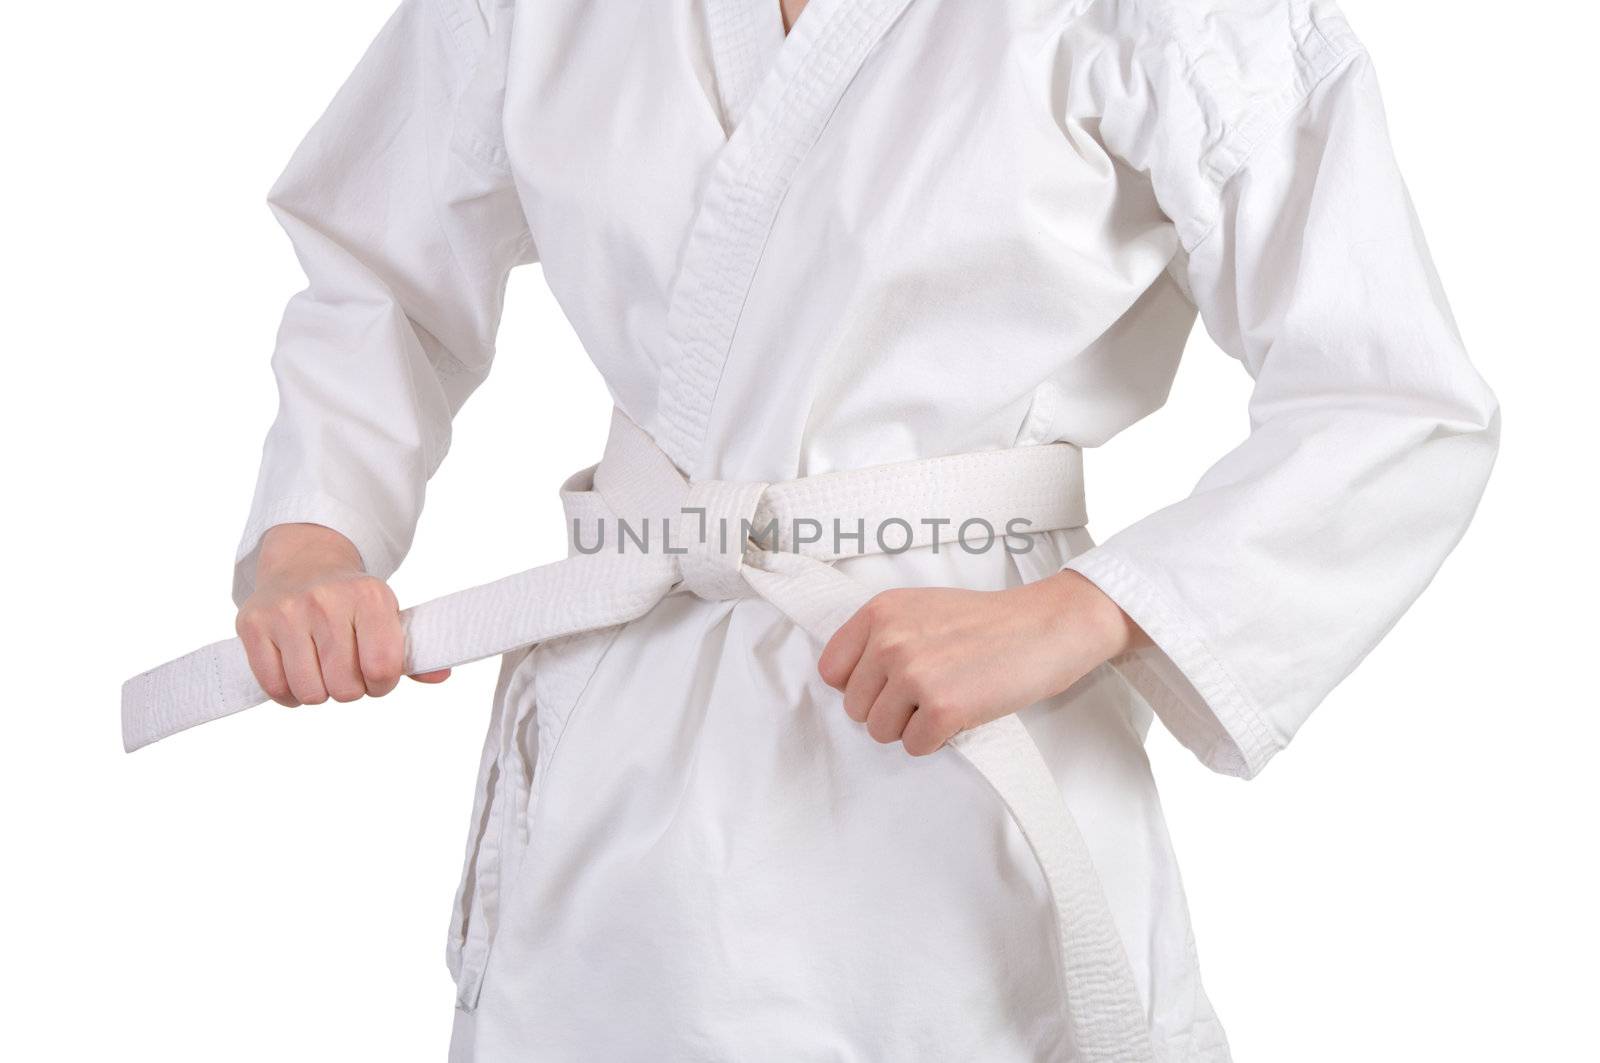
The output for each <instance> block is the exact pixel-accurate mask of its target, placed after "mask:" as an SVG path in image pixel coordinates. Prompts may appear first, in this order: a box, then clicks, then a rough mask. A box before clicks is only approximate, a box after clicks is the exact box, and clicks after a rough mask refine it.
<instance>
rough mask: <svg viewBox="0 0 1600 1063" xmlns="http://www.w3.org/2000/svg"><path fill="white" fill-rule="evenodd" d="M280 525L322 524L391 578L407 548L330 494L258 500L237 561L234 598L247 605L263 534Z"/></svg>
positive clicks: (367, 564) (377, 572) (364, 563)
mask: <svg viewBox="0 0 1600 1063" xmlns="http://www.w3.org/2000/svg"><path fill="white" fill-rule="evenodd" d="M279 524H320V525H321V526H322V527H324V528H331V529H332V530H333V531H336V532H338V533H339V534H340V535H343V536H344V537H345V538H346V539H349V540H350V541H351V542H352V543H354V544H355V548H356V551H357V552H358V553H359V554H360V555H361V565H362V567H363V568H365V569H366V570H367V572H368V573H369V574H370V575H373V576H376V577H378V578H379V579H381V580H387V579H388V578H389V577H390V576H391V575H393V574H394V570H395V569H397V568H399V567H400V560H401V558H402V556H403V551H402V550H401V549H400V548H399V547H398V546H397V545H396V544H395V543H394V541H393V540H392V539H391V538H390V537H389V536H387V535H385V534H384V533H383V531H382V530H381V529H380V528H379V527H378V525H377V523H376V522H375V521H373V520H372V519H371V518H369V517H367V516H366V515H365V514H362V513H360V512H358V511H357V510H355V509H353V508H351V507H350V506H348V505H346V504H345V503H343V502H341V501H339V500H338V499H337V498H332V497H330V496H328V495H293V496H290V497H287V498H280V499H276V500H274V501H272V502H269V503H265V504H263V503H257V505H256V507H255V509H254V510H253V511H252V512H251V514H250V521H249V523H248V524H247V525H246V526H245V530H244V535H243V537H242V538H241V539H240V540H239V550H238V553H237V554H236V555H235V557H236V560H235V561H234V564H233V601H234V604H235V605H243V604H244V600H245V599H246V598H248V597H250V594H251V592H252V591H254V590H255V583H256V561H257V559H258V557H259V555H260V553H261V537H262V536H263V535H265V534H266V533H267V529H268V528H273V527H276V526H277V525H279Z"/></svg>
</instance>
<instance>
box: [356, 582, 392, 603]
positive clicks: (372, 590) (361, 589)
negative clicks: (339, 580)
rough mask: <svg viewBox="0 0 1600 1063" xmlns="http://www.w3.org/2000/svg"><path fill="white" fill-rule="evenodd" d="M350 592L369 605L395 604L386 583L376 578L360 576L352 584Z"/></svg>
mask: <svg viewBox="0 0 1600 1063" xmlns="http://www.w3.org/2000/svg"><path fill="white" fill-rule="evenodd" d="M351 590H352V591H353V592H354V593H355V595H356V597H357V598H358V599H360V600H361V601H362V602H364V603H367V604H369V605H385V606H387V605H394V604H395V597H394V592H393V591H391V590H390V589H389V585H388V584H387V583H385V582H383V580H381V579H378V578H377V577H376V576H362V577H361V578H360V579H358V580H356V581H355V582H354V583H353V584H352V586H351Z"/></svg>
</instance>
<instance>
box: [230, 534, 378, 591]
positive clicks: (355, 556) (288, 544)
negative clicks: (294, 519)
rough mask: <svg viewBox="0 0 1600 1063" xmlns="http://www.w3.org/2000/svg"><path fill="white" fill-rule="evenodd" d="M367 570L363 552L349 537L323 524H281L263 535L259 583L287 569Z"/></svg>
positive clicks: (295, 570) (267, 580) (258, 561)
mask: <svg viewBox="0 0 1600 1063" xmlns="http://www.w3.org/2000/svg"><path fill="white" fill-rule="evenodd" d="M308 569H316V570H320V571H349V572H362V571H365V565H364V564H363V563H362V560H361V552H360V551H359V550H357V549H356V546H355V544H354V543H352V542H351V541H350V540H349V539H347V538H346V537H345V536H343V535H341V534H340V533H339V532H336V531H334V530H333V529H332V528H328V527H324V526H323V525H321V524H277V525H274V526H273V527H271V528H268V529H267V530H266V532H265V533H264V534H263V535H262V536H261V552H260V555H259V557H258V558H257V561H256V582H257V583H258V584H261V583H266V582H269V581H270V580H271V578H272V577H273V576H276V575H279V574H282V573H285V572H291V571H292V572H303V571H306V570H308Z"/></svg>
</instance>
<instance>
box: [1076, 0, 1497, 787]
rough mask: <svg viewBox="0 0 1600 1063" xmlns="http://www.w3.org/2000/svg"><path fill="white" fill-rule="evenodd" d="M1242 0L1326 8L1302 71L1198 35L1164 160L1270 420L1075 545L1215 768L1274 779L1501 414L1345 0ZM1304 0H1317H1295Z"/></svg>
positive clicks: (1084, 569) (1175, 717) (1159, 147)
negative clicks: (1416, 205) (1346, 22)
mask: <svg viewBox="0 0 1600 1063" xmlns="http://www.w3.org/2000/svg"><path fill="white" fill-rule="evenodd" d="M1241 6H1244V7H1249V8H1253V9H1266V10H1270V11H1271V12H1272V13H1273V14H1274V16H1277V17H1275V19H1274V22H1273V25H1274V26H1277V25H1280V24H1294V25H1298V26H1301V27H1302V28H1303V29H1302V31H1300V32H1295V33H1292V34H1289V35H1286V36H1284V37H1282V38H1276V37H1275V38H1274V42H1275V46H1276V47H1277V49H1278V51H1279V53H1281V54H1282V55H1283V56H1285V57H1286V58H1285V60H1284V62H1283V64H1282V65H1283V68H1284V69H1285V71H1286V74H1285V76H1284V77H1283V78H1281V79H1279V80H1278V81H1276V82H1274V83H1272V84H1267V85H1264V84H1262V82H1261V77H1262V70H1263V67H1264V66H1265V67H1267V68H1269V69H1270V68H1271V66H1272V64H1262V63H1260V62H1254V61H1252V62H1241V63H1239V64H1236V69H1241V70H1242V69H1246V68H1249V69H1250V71H1251V72H1250V75H1249V79H1245V78H1241V79H1239V82H1243V83H1245V84H1246V88H1247V89H1249V91H1240V90H1239V88H1238V83H1239V82H1236V83H1234V84H1232V85H1221V86H1219V84H1218V83H1217V81H1216V80H1215V78H1216V77H1217V71H1218V69H1220V68H1226V67H1228V66H1230V64H1228V63H1227V62H1225V61H1223V60H1220V59H1219V58H1218V56H1219V54H1220V53H1221V52H1222V51H1224V50H1225V48H1227V47H1233V46H1236V43H1237V42H1239V41H1247V40H1249V39H1250V37H1251V34H1250V33H1249V32H1236V31H1237V30H1238V27H1237V26H1235V27H1230V26H1229V25H1228V23H1227V20H1226V19H1225V18H1217V19H1212V20H1211V21H1210V22H1209V23H1208V28H1209V32H1211V34H1212V41H1211V44H1210V46H1209V47H1205V48H1200V49H1195V48H1194V47H1193V45H1192V42H1191V46H1190V47H1189V48H1188V49H1178V50H1186V51H1187V52H1188V54H1189V55H1190V56H1191V57H1192V56H1194V55H1196V54H1198V53H1203V54H1204V56H1205V58H1204V60H1202V61H1198V62H1197V61H1189V62H1186V63H1185V64H1184V67H1185V71H1184V73H1183V75H1182V77H1181V78H1174V83H1173V84H1172V85H1170V86H1169V99H1170V97H1175V96H1177V95H1179V94H1182V95H1185V96H1186V97H1187V99H1186V100H1185V101H1184V102H1183V103H1182V104H1178V103H1175V102H1169V105H1168V110H1169V112H1170V111H1174V110H1177V111H1180V112H1183V113H1186V114H1188V115H1193V116H1199V117H1198V118H1197V119H1196V120H1194V121H1186V122H1184V123H1182V124H1183V125H1184V126H1185V127H1186V130H1187V132H1183V133H1177V134H1172V135H1169V136H1167V137H1166V138H1165V140H1164V142H1163V143H1160V144H1152V145H1147V146H1146V161H1147V162H1149V163H1150V164H1151V165H1150V166H1149V167H1148V169H1149V171H1150V172H1151V173H1152V174H1153V186H1154V188H1155V190H1156V194H1157V197H1158V199H1159V198H1161V197H1162V196H1163V193H1166V194H1167V199H1168V202H1169V203H1172V204H1173V207H1171V208H1169V209H1170V212H1172V213H1173V214H1174V216H1175V219H1176V220H1177V222H1178V230H1179V232H1180V233H1185V232H1187V233H1188V234H1189V235H1188V237H1187V238H1186V239H1184V241H1183V242H1184V245H1185V249H1186V251H1187V253H1188V268H1187V277H1188V284H1189V287H1190V288H1191V289H1192V298H1193V300H1194V302H1195V304H1196V305H1197V307H1198V308H1199V310H1200V313H1201V317H1202V319H1203V321H1204V323H1205V327H1206V329H1207V331H1208V332H1209V333H1210V335H1211V336H1212V338H1213V339H1214V340H1215V341H1216V342H1217V344H1218V345H1219V346H1220V347H1222V348H1223V349H1224V350H1225V351H1227V352H1228V353H1229V354H1231V355H1233V356H1234V357H1236V358H1238V359H1239V360H1240V361H1241V362H1242V363H1243V364H1244V367H1245V368H1246V369H1247V370H1248V371H1249V373H1250V374H1251V376H1252V377H1253V378H1254V390H1253V393H1252V397H1251V400H1250V426H1251V430H1250V434H1249V437H1248V438H1247V439H1246V440H1245V442H1243V443H1242V444H1240V445H1239V446H1238V447H1237V448H1235V449H1234V450H1233V451H1231V452H1229V453H1228V454H1226V455H1224V456H1223V457H1222V458H1221V460H1219V461H1218V462H1217V463H1216V464H1215V465H1213V466H1212V467H1211V468H1210V470H1209V471H1208V472H1207V473H1206V474H1205V476H1204V477H1203V478H1202V479H1201V481H1200V483H1199V484H1198V485H1197V486H1196V487H1195V489H1194V492H1193V493H1192V494H1191V495H1190V496H1189V497H1187V498H1185V499H1184V500H1182V501H1180V502H1177V503H1175V504H1174V505H1171V506H1168V507H1167V508H1165V509H1163V510H1161V511H1159V512H1157V513H1155V514H1152V515H1151V516H1149V517H1146V518H1145V519H1143V520H1141V521H1139V522H1137V523H1136V524H1134V525H1133V526H1131V527H1129V528H1127V529H1125V530H1123V531H1121V532H1120V533H1118V534H1116V535H1114V536H1112V537H1111V538H1110V539H1109V540H1107V541H1106V542H1105V543H1103V544H1102V545H1100V546H1098V547H1095V548H1093V549H1091V550H1090V551H1088V552H1087V553H1085V554H1083V555H1081V556H1079V557H1078V558H1076V559H1074V560H1073V561H1072V562H1071V563H1070V564H1069V566H1068V567H1070V568H1072V569H1075V570H1077V571H1078V572H1080V573H1082V574H1083V575H1084V576H1086V577H1087V578H1089V579H1090V580H1092V581H1093V582H1094V583H1096V584H1097V585H1098V586H1099V587H1100V588H1101V589H1102V590H1104V591H1105V592H1106V593H1107V594H1109V595H1110V596H1111V597H1112V598H1113V599H1115V600H1116V601H1117V602H1118V604H1119V605H1121V607H1122V608H1123V609H1124V610H1125V611H1126V612H1127V613H1128V614H1129V615H1130V616H1131V617H1132V618H1133V619H1134V620H1135V621H1136V622H1137V623H1138V624H1139V625H1140V626H1141V627H1142V628H1143V629H1144V630H1145V632H1146V633H1148V634H1149V636H1150V637H1151V639H1152V640H1153V642H1154V644H1155V646H1154V648H1150V649H1145V650H1140V651H1136V652H1134V653H1132V654H1130V655H1128V656H1126V657H1124V658H1122V659H1119V661H1118V662H1117V664H1118V666H1119V667H1120V668H1121V670H1122V671H1123V672H1124V674H1125V675H1126V676H1127V677H1128V678H1129V679H1130V681H1131V682H1133V684H1134V685H1135V686H1136V687H1138V688H1139V690H1140V692H1141V693H1142V694H1143V695H1144V696H1145V697H1146V699H1147V700H1148V701H1149V702H1150V703H1151V705H1152V706H1153V708H1154V709H1155V710H1156V712H1157V713H1158V715H1159V716H1160V717H1161V718H1162V719H1163V721H1164V722H1165V724H1166V725H1167V726H1168V727H1169V728H1170V729H1171V730H1172V731H1173V733H1174V734H1175V735H1176V736H1177V737H1178V738H1179V739H1180V740H1181V741H1182V742H1184V744H1185V745H1187V746H1188V747H1189V748H1190V749H1191V750H1193V751H1194V752H1195V753H1196V754H1197V755H1198V756H1199V757H1200V759H1201V760H1202V761H1204V762H1205V763H1206V764H1208V765H1209V766H1211V767H1212V768H1214V769H1216V770H1218V771H1222V772H1226V773H1229V774H1236V775H1243V776H1251V775H1254V774H1255V773H1256V772H1257V771H1259V770H1260V769H1261V768H1262V766H1263V765H1264V764H1265V763H1266V762H1267V760H1268V759H1269V758H1271V757H1272V756H1273V755H1274V754H1275V753H1276V752H1277V751H1278V750H1280V749H1282V748H1283V747H1284V746H1285V745H1286V744H1287V743H1288V742H1289V740H1290V738H1291V737H1292V736H1293V735H1294V734H1295V732H1296V730H1298V728H1299V727H1300V725H1301V724H1302V723H1303V722H1304V721H1305V719H1306V718H1307V716H1308V715H1309V714H1310V713H1311V711H1312V710H1313V709H1314V708H1315V707H1316V706H1317V704H1318V703H1319V702H1320V701H1322V699H1323V698H1324V697H1325V696H1326V695H1327V694H1328V692H1329V691H1330V690H1332V689H1333V687H1334V686H1335V685H1336V684H1337V683H1338V682H1339V681H1340V680H1341V679H1342V678H1343V677H1344V676H1345V675H1347V674H1348V673H1349V672H1350V671H1351V670H1352V669H1353V668H1354V667H1355V666H1356V664H1357V663H1358V662H1359V661H1360V660H1361V659H1362V658H1363V657H1364V656H1365V655H1366V654H1367V653H1368V652H1369V651H1370V650H1371V649H1372V648H1373V646H1374V645H1375V644H1376V643H1377V642H1378V640H1379V639H1381V638H1382V637H1383V635H1384V634H1385V633H1386V632H1387V631H1388V630H1389V628H1390V627H1391V626H1393V624H1394V623H1395V622H1396V620H1397V619H1398V618H1399V617H1400V615H1401V614H1402V613H1403V612H1404V611H1405V609H1406V608H1407V607H1408V606H1409V605H1410V604H1411V602H1412V601H1414V600H1415V599H1416V597H1417V595H1418V594H1419V593H1421V591H1422V589H1423V588H1424V587H1425V586H1426V585H1427V583H1428V582H1429V580H1430V579H1432V577H1433V575H1434V573H1435V572H1436V571H1437V570H1438V568H1439V566H1440V564H1441V563H1442V562H1443V560H1444V558H1445V555H1446V554H1448V553H1449V551H1450V550H1451V549H1452V548H1453V547H1454V545H1455V543H1456V542H1457V541H1458V540H1459V539H1460V537H1461V535H1462V533H1463V532H1464V530H1465V529H1466V526H1467V523H1468V521H1469V520H1470V518H1471V516H1472V513H1473V510H1474V508H1475V507H1476V505H1477V502H1478V498H1479V496H1480V494H1481V493H1482V491H1483V489H1484V484H1485V481H1486V479H1487V477H1488V475H1489V470H1490V467H1491V465H1492V464H1493V461H1494V456H1495V452H1496V446H1497V437H1498V424H1499V418H1498V413H1497V407H1496V403H1495V399H1494V397H1493V396H1492V395H1491V394H1490V392H1489V390H1488V389H1487V387H1486V386H1485V385H1484V383H1483V381H1482V380H1481V379H1480V378H1479V376H1478V375H1477V373H1476V372H1474V370H1473V368H1472V366H1471V365H1470V363H1469V362H1468V360H1467V355H1466V353H1465V351H1464V350H1463V347H1462V342H1461V338H1460V336H1459V335H1458V334H1457V331H1456V327H1455V323H1454V321H1453V320H1452V318H1451V314H1450V310H1449V308H1448V306H1447V304H1446V301H1445V297H1444V293H1443V292H1442V291H1441V289H1440V285H1439V280H1438V277H1437V276H1436V274H1435V272H1434V269H1433V266H1432V264H1431V262H1430V260H1429V256H1428V251H1427V247H1426V246H1425V244H1424V242H1423V238H1422V233H1421V230H1420V228H1419V227H1418V222H1417V217H1416V214H1415V212H1414V210H1413V208H1412V205H1411V202H1410V200H1409V198H1408V196H1407V193H1406V189H1405V186H1404V184H1403V182H1402V180H1401V177H1400V173H1399V171H1398V170H1397V168H1396V165H1395V160H1394V157H1393V153H1392V150H1391V147H1390V143H1389V139H1388V133H1387V129H1386V125H1385V121H1384V114H1383V108H1382V104H1381V101H1380V99H1379V94H1378V87H1377V83H1376V81H1375V79H1374V76H1373V71H1372V67H1371V64H1370V62H1369V61H1368V58H1367V56H1366V54H1365V52H1364V51H1363V50H1362V49H1361V48H1360V47H1359V45H1357V44H1356V43H1355V42H1354V38H1353V37H1350V36H1349V34H1348V31H1347V30H1346V29H1345V28H1344V27H1343V23H1342V20H1340V19H1338V18H1337V17H1336V14H1334V13H1332V9H1331V5H1328V4H1325V3H1321V2H1318V3H1315V4H1312V5H1309V6H1308V5H1295V4H1285V3H1274V4H1248V5H1241ZM1296 8H1302V9H1306V10H1308V11H1310V13H1311V15H1313V16H1316V17H1317V20H1316V21H1306V20H1300V21H1297V20H1295V19H1293V18H1283V17H1281V16H1282V14H1283V13H1285V12H1290V13H1292V12H1293V11H1294V10H1295V9H1296ZM1277 32H1278V31H1277V30H1276V29H1273V30H1271V31H1269V33H1270V34H1276V33H1277ZM1219 42H1221V43H1219ZM1169 51H1177V50H1169ZM1250 79H1253V80H1250ZM1155 80H1159V79H1155ZM1230 101H1231V103H1230ZM1208 187H1210V188H1211V189H1213V190H1214V194H1209V195H1208V193H1207V191H1206V190H1207V188H1208Z"/></svg>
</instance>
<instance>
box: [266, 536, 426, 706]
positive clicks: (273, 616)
mask: <svg viewBox="0 0 1600 1063" xmlns="http://www.w3.org/2000/svg"><path fill="white" fill-rule="evenodd" d="M235 626H236V628H237V630H238V632H239V638H240V640H241V641H242V642H243V643H244V648H245V653H246V655H247V656H248V657H249V658H250V670H251V671H252V672H254V673H255V677H256V682H258V683H260V684H261V689H262V690H264V691H266V693H267V696H268V697H270V698H272V700H273V701H276V702H277V703H278V704H280V705H289V706H295V705H319V704H321V703H322V702H324V701H327V700H328V699H329V698H332V699H333V700H334V701H355V700H356V699H357V698H360V697H363V696H367V695H370V696H372V697H382V696H383V695H384V694H387V693H389V692H390V691H391V690H393V689H394V688H395V686H396V685H397V684H398V683H399V682H400V673H401V669H402V668H403V666H404V664H403V662H404V656H405V636H404V634H403V633H402V632H401V630H400V607H399V604H398V603H397V602H396V601H395V597H394V592H393V591H391V590H390V589H389V586H388V584H386V583H384V582H383V581H382V580H380V579H376V578H374V577H372V576H369V575H367V573H366V572H365V571H364V570H363V568H362V566H361V555H360V554H359V553H358V552H357V551H356V548H355V546H354V545H353V544H352V543H351V542H350V540H349V539H346V538H345V537H344V536H342V535H340V534H339V533H338V532H336V531H332V530H330V529H328V528H324V527H321V526H320V525H316V524H280V525H278V526H277V527H274V528H271V529H269V530H268V531H267V533H266V535H265V536H264V537H263V538H262V540H261V557H260V560H259V562H258V563H257V566H256V589H255V593H253V594H251V595H250V597H249V598H248V599H246V600H245V603H244V605H243V606H242V607H241V608H240V609H239V617H238V620H237V622H236V625H235ZM449 675H450V672H449V670H448V669H445V670H444V671H439V672H429V673H427V674H425V675H418V676H413V677H412V678H414V679H416V680H418V681H420V682H424V683H437V682H440V681H441V680H443V679H445V678H446V677H448V676H449Z"/></svg>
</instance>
